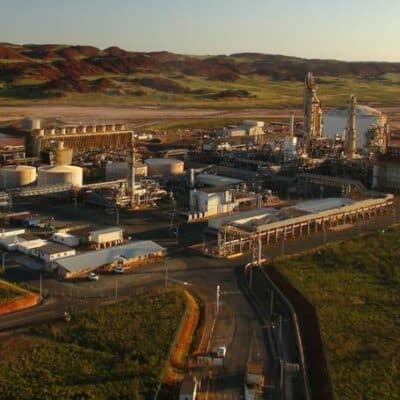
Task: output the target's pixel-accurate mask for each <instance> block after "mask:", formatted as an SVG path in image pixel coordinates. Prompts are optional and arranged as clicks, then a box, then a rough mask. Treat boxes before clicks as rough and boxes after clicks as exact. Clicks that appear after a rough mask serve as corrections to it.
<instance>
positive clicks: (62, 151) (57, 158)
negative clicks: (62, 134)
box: [54, 142, 73, 165]
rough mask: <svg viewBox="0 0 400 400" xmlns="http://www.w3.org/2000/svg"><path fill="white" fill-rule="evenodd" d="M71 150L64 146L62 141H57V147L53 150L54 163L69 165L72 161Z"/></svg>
mask: <svg viewBox="0 0 400 400" xmlns="http://www.w3.org/2000/svg"><path fill="white" fill-rule="evenodd" d="M72 156H73V151H72V149H70V148H67V147H64V142H58V143H57V149H56V150H54V164H56V165H70V164H71V163H72Z"/></svg>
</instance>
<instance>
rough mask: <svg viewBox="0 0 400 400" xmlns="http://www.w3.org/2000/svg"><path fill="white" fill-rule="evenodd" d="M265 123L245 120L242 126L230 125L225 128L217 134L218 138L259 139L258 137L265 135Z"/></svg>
mask: <svg viewBox="0 0 400 400" xmlns="http://www.w3.org/2000/svg"><path fill="white" fill-rule="evenodd" d="M264 126H265V122H264V121H253V120H244V121H243V122H242V123H241V124H240V125H238V126H236V125H230V126H227V127H224V128H223V129H221V130H219V131H218V132H217V135H218V136H221V137H231V138H234V137H244V136H253V137H255V138H256V139H257V137H259V136H262V135H264V134H265V132H264Z"/></svg>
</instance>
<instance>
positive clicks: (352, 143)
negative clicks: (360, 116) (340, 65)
mask: <svg viewBox="0 0 400 400" xmlns="http://www.w3.org/2000/svg"><path fill="white" fill-rule="evenodd" d="M356 104H357V99H356V96H354V94H352V95H351V96H350V103H349V109H348V114H347V128H346V138H345V149H344V151H345V155H346V157H347V158H349V159H353V158H354V156H355V154H356V139H357V130H356Z"/></svg>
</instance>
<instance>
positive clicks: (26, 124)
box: [21, 118, 42, 131]
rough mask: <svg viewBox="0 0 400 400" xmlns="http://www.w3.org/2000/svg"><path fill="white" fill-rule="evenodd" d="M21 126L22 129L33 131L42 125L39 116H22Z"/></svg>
mask: <svg viewBox="0 0 400 400" xmlns="http://www.w3.org/2000/svg"><path fill="white" fill-rule="evenodd" d="M21 126H22V128H23V129H27V130H30V131H34V130H35V129H40V128H41V127H42V121H41V119H40V118H24V119H23V120H22V124H21Z"/></svg>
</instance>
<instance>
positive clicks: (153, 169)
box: [144, 158, 185, 177]
mask: <svg viewBox="0 0 400 400" xmlns="http://www.w3.org/2000/svg"><path fill="white" fill-rule="evenodd" d="M144 163H145V165H146V166H147V173H148V175H149V176H162V177H170V176H174V175H181V174H183V173H184V172H185V167H184V162H183V161H181V160H177V159H174V158H148V159H147V160H145V161H144Z"/></svg>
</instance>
